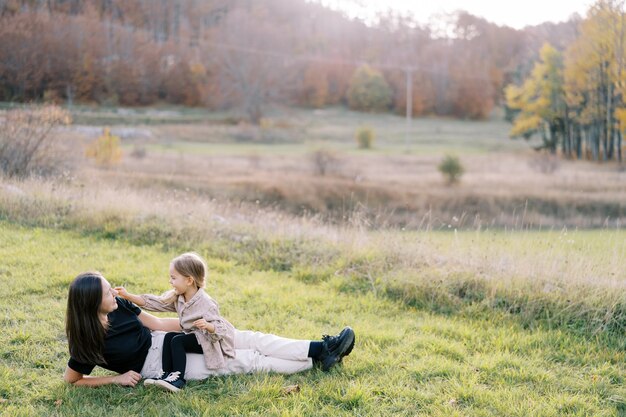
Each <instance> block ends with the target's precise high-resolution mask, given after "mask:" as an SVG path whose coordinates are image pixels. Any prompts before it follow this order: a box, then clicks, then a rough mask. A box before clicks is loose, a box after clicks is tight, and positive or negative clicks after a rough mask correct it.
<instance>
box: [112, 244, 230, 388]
mask: <svg viewBox="0 0 626 417" xmlns="http://www.w3.org/2000/svg"><path fill="white" fill-rule="evenodd" d="M206 270H207V268H206V265H205V263H204V261H203V260H202V258H201V257H200V256H199V255H198V254H196V253H184V254H182V255H180V256H178V257H176V258H174V259H173V260H172V262H171V264H170V284H171V285H172V287H173V289H172V290H170V291H168V292H166V293H165V294H163V295H161V296H156V295H151V294H143V295H134V294H130V293H129V292H127V291H126V289H125V288H124V287H116V288H115V290H116V291H117V292H118V293H119V296H120V297H122V298H125V299H127V300H129V301H131V302H133V303H135V304H137V305H138V306H140V307H143V308H144V309H146V310H149V311H175V312H176V313H178V317H179V320H180V326H181V328H182V329H183V332H182V333H178V332H170V333H167V334H166V335H165V339H164V342H163V356H162V365H163V373H162V375H161V378H160V379H146V380H145V382H144V384H146V385H149V384H155V385H158V386H160V387H162V388H164V389H167V390H170V391H178V390H179V389H181V388H182V387H183V386H185V379H184V375H185V368H186V366H187V363H186V362H187V361H186V355H185V353H203V354H204V360H205V362H206V366H207V368H208V369H220V368H222V367H224V360H225V358H233V357H234V356H235V346H234V344H235V342H234V327H233V325H232V324H230V323H229V322H228V320H226V319H225V318H223V317H222V316H220V312H219V308H218V305H217V303H216V302H215V300H213V299H212V298H211V297H209V295H208V294H207V293H205V292H204V286H205V276H206Z"/></svg>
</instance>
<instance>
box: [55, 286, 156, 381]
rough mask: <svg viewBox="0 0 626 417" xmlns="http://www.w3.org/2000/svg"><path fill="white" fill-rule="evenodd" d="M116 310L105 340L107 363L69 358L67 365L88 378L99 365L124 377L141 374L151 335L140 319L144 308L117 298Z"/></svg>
mask: <svg viewBox="0 0 626 417" xmlns="http://www.w3.org/2000/svg"><path fill="white" fill-rule="evenodd" d="M115 300H116V301H117V309H116V310H115V311H113V312H111V313H109V315H108V317H109V329H108V330H107V334H106V337H105V339H104V352H103V356H104V360H105V361H106V363H103V364H100V363H98V364H94V363H89V364H87V363H81V362H79V361H77V360H76V359H74V358H72V357H70V360H69V362H68V363H67V366H69V367H70V368H72V369H73V370H75V371H76V372H79V373H81V374H83V375H89V374H90V373H91V371H93V368H95V366H96V365H98V366H101V367H103V368H105V369H109V370H111V371H114V372H117V373H120V374H123V373H124V372H127V371H130V370H133V371H136V372H141V368H142V367H143V363H144V361H145V360H146V356H147V355H148V351H149V350H150V345H151V344H152V336H151V334H150V330H149V329H148V328H147V327H144V325H143V324H141V321H140V320H139V318H138V317H137V316H139V314H140V313H141V309H140V308H139V307H137V306H136V305H135V304H133V303H131V302H130V301H127V300H124V299H123V298H120V297H116V298H115Z"/></svg>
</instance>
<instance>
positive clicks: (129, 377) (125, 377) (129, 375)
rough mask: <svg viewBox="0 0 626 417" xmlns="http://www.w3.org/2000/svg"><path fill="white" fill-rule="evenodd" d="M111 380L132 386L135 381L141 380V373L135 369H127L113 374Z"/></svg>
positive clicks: (135, 383)
mask: <svg viewBox="0 0 626 417" xmlns="http://www.w3.org/2000/svg"><path fill="white" fill-rule="evenodd" d="M113 381H114V382H115V383H116V384H119V385H124V386H127V387H134V386H135V385H137V382H139V381H141V375H140V374H139V373H137V372H135V371H128V372H125V373H123V374H120V375H117V376H115V377H114V378H113Z"/></svg>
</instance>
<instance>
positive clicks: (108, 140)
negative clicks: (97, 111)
mask: <svg viewBox="0 0 626 417" xmlns="http://www.w3.org/2000/svg"><path fill="white" fill-rule="evenodd" d="M86 155H87V157H88V158H93V159H95V160H96V164H98V165H100V166H104V167H111V166H113V165H115V164H118V163H119V162H120V161H121V160H122V148H121V147H120V138H119V136H115V135H112V134H111V129H109V128H108V127H106V128H104V133H103V134H102V136H100V137H99V138H98V139H96V140H95V141H94V142H93V143H91V145H89V147H87V152H86Z"/></svg>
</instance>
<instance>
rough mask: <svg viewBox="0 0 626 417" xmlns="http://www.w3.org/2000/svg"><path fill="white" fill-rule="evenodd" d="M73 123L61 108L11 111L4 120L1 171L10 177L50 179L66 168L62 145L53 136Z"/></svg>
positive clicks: (1, 135)
mask: <svg viewBox="0 0 626 417" xmlns="http://www.w3.org/2000/svg"><path fill="white" fill-rule="evenodd" d="M70 122H71V118H70V115H69V113H68V112H67V111H65V110H63V109H61V108H60V107H57V106H43V107H32V108H28V109H27V108H24V109H16V110H10V111H8V112H7V113H6V116H5V120H4V122H2V121H1V120H0V125H2V128H0V170H1V171H2V173H3V174H4V175H6V176H7V177H9V178H10V177H19V178H24V177H28V176H30V175H33V174H34V175H41V176H45V175H50V174H54V173H57V172H59V171H61V170H63V169H64V168H65V164H64V163H63V162H64V161H66V160H67V159H66V158H63V156H64V155H63V152H62V150H61V146H62V144H61V143H60V141H59V138H58V137H57V136H55V135H52V131H53V129H54V128H55V127H57V126H62V125H67V124H69V123H70Z"/></svg>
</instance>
